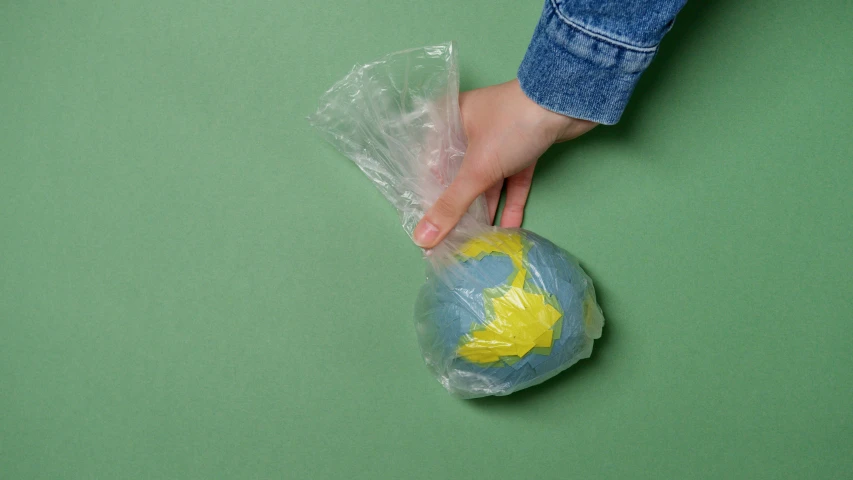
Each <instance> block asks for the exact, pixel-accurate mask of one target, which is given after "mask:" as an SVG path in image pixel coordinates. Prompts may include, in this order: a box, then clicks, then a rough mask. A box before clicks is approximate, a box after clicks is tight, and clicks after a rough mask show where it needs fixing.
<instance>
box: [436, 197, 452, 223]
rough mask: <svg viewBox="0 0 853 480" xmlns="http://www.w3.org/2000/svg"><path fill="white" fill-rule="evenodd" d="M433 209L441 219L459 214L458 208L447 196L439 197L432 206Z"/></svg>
mask: <svg viewBox="0 0 853 480" xmlns="http://www.w3.org/2000/svg"><path fill="white" fill-rule="evenodd" d="M432 211H433V213H434V214H435V216H436V217H438V218H440V219H452V218H455V217H456V216H457V213H456V211H457V208H456V206H455V205H454V203H453V202H451V201H450V200H448V199H447V198H446V197H439V199H438V200H436V201H435V204H433V206H432Z"/></svg>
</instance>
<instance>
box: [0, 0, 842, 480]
mask: <svg viewBox="0 0 853 480" xmlns="http://www.w3.org/2000/svg"><path fill="white" fill-rule="evenodd" d="M541 7H542V2H540V1H538V0H537V1H526V2H495V1H484V0H475V1H465V2H459V1H451V0H436V1H431V2H387V1H378V0H370V1H360V2H337V3H332V4H325V3H316V2H295V1H290V0H284V1H280V2H269V1H257V0H244V1H240V2H236V1H211V2H190V1H185V0H169V1H166V0H150V1H146V2H115V1H105V0H104V1H87V0H81V1H78V2H36V1H14V0H13V1H5V2H0V478H2V479H3V480H7V479H8V480H18V479H27V480H30V479H57V478H59V479H110V480H112V479H123V480H132V479H182V480H189V479H204V480H210V479H218V478H222V479H253V478H259V479H260V478H263V479H266V478H270V479H280V478H287V479H295V480H302V479H310V480H325V479H341V478H346V479H349V480H361V479H365V480H367V479H370V480H374V479H385V478H390V479H407V480H420V479H446V478H491V479H500V478H524V477H529V476H530V475H535V476H536V477H538V478H543V479H544V478H567V477H571V478H594V479H596V480H604V479H645V478H648V479H713V480H718V479H740V478H742V479H760V478H767V479H771V478H773V479H778V478H795V479H807V478H808V479H811V478H815V479H842V478H850V475H851V472H853V330H851V329H853V275H851V272H853V188H851V185H853V139H851V134H850V131H851V126H853V107H852V106H853V89H851V85H853V57H851V45H853V29H851V28H850V16H851V7H850V2H849V1H846V0H824V1H821V2H792V1H783V0H758V1H752V2H743V1H735V0H720V1H710V2H698V1H697V2H694V3H693V4H690V5H688V6H687V7H686V10H685V11H684V12H683V14H682V16H681V17H679V19H678V20H677V21H676V23H675V26H674V28H673V30H672V32H671V33H670V34H669V36H668V37H667V38H666V39H665V40H664V43H663V45H662V47H661V50H660V53H659V54H658V55H657V57H656V59H655V61H654V63H653V64H652V66H651V68H650V70H648V71H647V72H646V74H645V75H644V77H643V78H642V80H641V82H640V84H639V86H638V88H637V90H636V93H635V96H634V98H633V99H632V101H631V104H630V105H629V108H628V111H627V112H626V113H625V116H624V118H623V120H622V122H621V123H620V124H619V125H617V126H615V127H609V128H598V129H596V130H593V131H592V132H590V133H589V134H588V135H586V136H584V137H583V138H581V139H579V140H577V141H574V142H569V143H567V144H563V145H560V146H558V147H556V148H555V149H554V150H553V151H551V152H549V153H548V154H547V155H546V156H545V157H544V158H543V160H542V161H541V162H540V163H539V165H538V167H537V172H536V178H535V179H534V184H533V190H532V193H531V197H530V202H529V206H528V209H527V217H526V222H525V227H526V228H528V229H530V230H532V231H534V232H536V233H537V234H540V235H542V236H543V237H545V238H548V239H549V240H551V241H553V242H554V243H556V244H557V245H559V246H561V247H563V248H565V249H567V250H568V251H569V252H571V253H572V254H574V255H576V256H577V257H578V258H579V259H580V260H581V262H582V264H583V266H584V268H585V269H586V270H587V272H588V273H589V274H590V276H591V277H592V278H593V280H594V281H595V286H596V292H597V294H598V295H599V299H600V301H601V305H602V308H603V310H604V313H605V316H606V319H607V324H606V326H605V329H604V335H603V337H602V338H601V339H600V340H598V341H596V343H595V350H594V352H593V355H592V358H591V359H589V360H584V361H582V362H580V363H579V364H578V365H576V366H574V367H572V368H571V369H569V370H568V371H567V372H565V373H563V374H560V375H558V376H557V377H555V378H553V379H551V380H549V381H548V382H546V383H545V384H543V385H541V386H539V387H535V388H531V389H529V390H526V391H522V392H519V393H517V394H514V395H511V396H509V397H506V398H491V399H484V400H478V401H459V400H455V399H453V398H451V397H450V396H448V395H447V393H446V392H445V391H444V389H443V388H441V386H440V385H438V383H437V382H436V381H435V380H434V378H433V377H432V376H431V375H430V374H429V373H428V372H427V370H426V368H425V367H424V365H423V361H422V359H421V356H420V353H419V351H418V347H417V343H416V337H415V332H414V329H413V326H412V319H411V316H412V314H411V312H412V305H413V303H414V302H415V298H416V295H417V290H418V288H419V286H420V285H421V283H422V282H423V271H424V265H423V261H422V260H421V254H420V251H419V250H418V249H416V248H415V247H413V246H412V245H411V243H410V240H409V239H408V237H407V236H406V234H405V233H404V232H403V231H402V229H401V228H400V225H399V221H398V218H397V215H396V212H394V211H393V210H392V209H391V207H390V206H389V205H388V203H387V202H386V200H385V199H384V198H382V196H381V195H380V194H379V193H378V192H377V191H376V189H375V188H374V187H373V186H371V184H370V182H369V181H368V180H367V179H366V178H365V177H364V175H363V174H362V173H361V172H360V171H359V170H358V169H357V168H356V167H355V166H354V165H353V164H352V163H351V162H350V161H349V160H347V159H345V158H343V157H341V156H340V155H339V154H338V153H337V152H335V151H334V150H333V149H332V148H331V147H330V146H328V145H326V144H325V143H324V142H323V141H322V139H321V138H320V136H319V135H317V134H315V132H313V131H312V130H311V128H310V127H309V125H308V124H307V122H306V121H305V117H306V116H307V115H308V114H310V113H311V112H312V111H313V110H314V109H315V108H316V102H317V98H318V97H319V96H320V95H321V94H322V92H323V91H324V90H325V89H326V88H328V87H329V86H331V85H332V83H334V82H335V81H337V80H338V79H340V78H341V77H343V76H344V75H345V74H346V73H347V72H349V71H350V69H351V68H352V66H353V65H354V64H355V63H365V62H368V61H371V60H373V59H375V58H376V57H379V56H381V55H384V54H386V53H389V52H392V51H395V50H400V49H404V48H409V47H416V46H423V45H429V44H435V43H439V42H443V41H447V40H455V41H457V47H458V51H459V62H460V65H461V81H462V86H463V88H474V87H481V86H485V85H489V84H493V83H496V82H502V81H505V80H509V79H510V78H512V77H513V76H514V74H515V70H516V68H517V66H518V64H519V62H520V61H521V58H522V56H523V55H524V51H525V49H526V46H527V42H528V41H529V38H530V34H531V33H532V31H533V28H534V26H535V23H536V21H537V20H538V17H539V12H540V10H541ZM330 329H334V331H335V334H332V335H325V334H322V333H321V332H329V331H330ZM366 346H367V347H366ZM484 452H488V453H487V454H484Z"/></svg>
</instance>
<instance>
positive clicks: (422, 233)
mask: <svg viewBox="0 0 853 480" xmlns="http://www.w3.org/2000/svg"><path fill="white" fill-rule="evenodd" d="M414 237H415V245H417V246H419V247H421V248H425V247H427V246H430V245H432V244H433V242H435V239H436V238H438V227H436V226H435V225H433V224H431V223H429V222H428V221H426V220H422V221H421V223H419V224H418V226H417V227H415V235H414Z"/></svg>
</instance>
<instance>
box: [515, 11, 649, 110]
mask: <svg viewBox="0 0 853 480" xmlns="http://www.w3.org/2000/svg"><path fill="white" fill-rule="evenodd" d="M552 1H553V0H546V1H545V8H544V10H543V11H542V17H541V18H540V19H539V24H538V25H537V26H536V30H535V32H534V34H533V40H531V42H530V46H529V47H528V49H527V53H526V54H525V55H524V60H523V61H522V62H521V66H520V67H519V69H518V81H519V82H520V84H521V89H522V90H523V91H524V93H525V94H527V96H528V97H530V98H531V99H532V100H533V101H535V102H536V103H538V104H539V105H541V106H543V107H545V108H547V109H548V110H551V111H554V112H557V113H561V114H563V115H567V116H570V117H574V118H580V119H583V120H591V121H593V122H597V123H602V124H605V125H613V124H614V123H616V122H618V121H619V117H621V116H622V112H623V111H624V110H625V105H626V104H627V103H628V99H629V98H630V96H631V92H632V91H633V90H634V86H635V85H636V84H637V81H638V80H639V78H640V74H642V73H643V71H644V70H645V69H646V67H648V66H649V63H651V61H652V58H654V56H655V53H656V52H657V46H653V47H637V46H633V45H629V44H626V43H624V42H620V41H618V40H613V39H611V38H608V37H607V36H605V35H602V34H599V33H596V32H593V31H590V30H588V29H586V28H584V27H583V26H581V25H579V24H577V23H575V22H572V21H571V20H570V19H569V18H567V17H566V16H565V15H564V14H562V13H561V12H559V11H558V10H557V9H556V8H555V6H554V5H553V4H552Z"/></svg>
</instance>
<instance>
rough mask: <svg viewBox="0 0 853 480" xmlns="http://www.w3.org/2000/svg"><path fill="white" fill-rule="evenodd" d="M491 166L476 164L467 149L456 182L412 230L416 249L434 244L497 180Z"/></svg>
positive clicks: (430, 246) (445, 234) (490, 164)
mask: <svg viewBox="0 0 853 480" xmlns="http://www.w3.org/2000/svg"><path fill="white" fill-rule="evenodd" d="M494 165H495V163H494V162H482V161H479V160H478V156H477V154H476V152H471V150H470V149H469V153H468V155H466V157H465V160H464V161H463V162H462V167H461V168H460V169H459V174H458V175H457V176H456V179H455V180H454V181H453V183H451V184H450V186H449V187H447V190H445V191H444V193H443V194H442V195H441V197H439V198H438V200H436V202H435V204H434V205H433V206H432V208H430V209H429V211H427V212H426V214H425V215H424V217H423V218H422V219H421V221H420V222H419V223H418V225H417V227H415V231H414V234H413V235H412V236H413V237H414V240H415V243H416V244H417V245H418V246H419V247H421V248H432V247H434V246H436V245H438V243H439V242H441V241H442V240H443V239H444V237H445V236H447V234H448V233H450V231H451V230H453V227H455V226H456V224H457V223H459V220H460V219H461V218H462V216H463V215H465V212H467V211H468V207H470V206H471V204H472V203H474V200H476V199H477V197H478V196H480V195H481V194H482V193H483V192H485V191H486V190H487V189H488V188H489V187H491V186H492V185H494V184H495V182H496V181H497V179H499V178H501V175H500V173H497V170H494V169H493V168H492V166H494ZM480 166H483V167H480ZM493 170H494V171H493Z"/></svg>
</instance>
